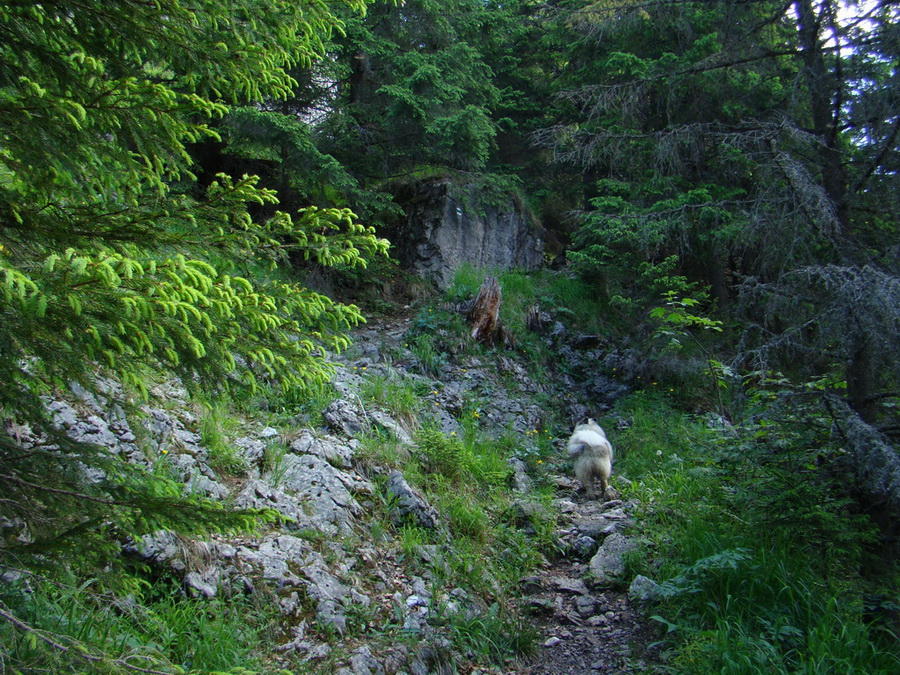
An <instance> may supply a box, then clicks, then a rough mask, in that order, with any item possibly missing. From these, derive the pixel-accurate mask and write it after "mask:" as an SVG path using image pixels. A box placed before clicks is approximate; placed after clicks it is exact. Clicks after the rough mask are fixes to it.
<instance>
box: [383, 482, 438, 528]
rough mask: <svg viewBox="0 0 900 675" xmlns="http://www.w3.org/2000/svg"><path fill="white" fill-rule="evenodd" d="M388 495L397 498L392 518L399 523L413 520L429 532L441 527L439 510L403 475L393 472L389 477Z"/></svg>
mask: <svg viewBox="0 0 900 675" xmlns="http://www.w3.org/2000/svg"><path fill="white" fill-rule="evenodd" d="M387 489H388V493H389V494H391V495H392V496H394V497H395V498H396V500H397V501H396V505H395V506H394V508H393V509H392V511H391V517H392V518H393V519H394V520H395V521H396V522H398V523H402V522H405V521H406V520H412V522H413V523H415V524H416V525H419V526H420V527H424V528H427V529H429V530H434V529H437V528H438V527H439V526H440V516H439V515H438V512H437V510H436V509H435V508H434V507H433V506H432V505H431V504H429V503H428V502H427V501H426V500H425V498H424V497H423V496H422V495H420V494H419V493H418V492H417V491H416V490H414V489H413V488H412V486H410V484H409V483H407V482H406V479H405V478H404V477H403V474H402V473H400V472H399V471H392V472H391V475H390V476H389V477H388V485H387Z"/></svg>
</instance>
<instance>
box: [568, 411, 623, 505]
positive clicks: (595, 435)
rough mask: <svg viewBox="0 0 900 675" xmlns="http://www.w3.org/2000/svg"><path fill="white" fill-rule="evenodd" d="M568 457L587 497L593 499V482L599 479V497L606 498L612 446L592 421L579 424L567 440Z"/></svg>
mask: <svg viewBox="0 0 900 675" xmlns="http://www.w3.org/2000/svg"><path fill="white" fill-rule="evenodd" d="M568 448H569V457H571V458H572V459H573V464H574V467H575V476H576V478H578V480H579V481H581V484H582V485H584V489H585V491H586V492H587V496H588V497H591V498H593V497H594V480H595V479H596V478H599V479H600V488H601V492H600V496H601V497H604V498H605V497H606V489H607V488H608V487H609V477H610V474H612V458H613V448H612V444H611V443H610V442H609V441H608V440H607V438H606V433H605V432H604V431H603V429H602V428H601V427H600V425H599V424H597V423H596V422H595V421H594V420H593V419H589V420H588V421H587V423H586V424H579V425H578V426H576V427H575V430H574V431H573V432H572V436H571V437H570V438H569V445H568Z"/></svg>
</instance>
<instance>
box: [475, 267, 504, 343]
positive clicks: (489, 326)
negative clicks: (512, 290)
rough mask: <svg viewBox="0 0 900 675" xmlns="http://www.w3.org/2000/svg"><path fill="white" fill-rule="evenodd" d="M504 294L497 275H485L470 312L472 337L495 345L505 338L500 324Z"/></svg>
mask: <svg viewBox="0 0 900 675" xmlns="http://www.w3.org/2000/svg"><path fill="white" fill-rule="evenodd" d="M502 296H503V293H502V292H501V290H500V283H499V282H498V281H497V279H496V277H485V279H484V282H483V283H482V284H481V288H480V289H479V290H478V297H477V298H475V305H474V307H472V310H471V311H470V312H469V321H471V322H472V337H473V338H475V340H477V341H478V342H481V343H482V344H486V345H493V344H496V343H497V342H503V340H504V337H505V336H504V330H503V327H502V326H501V325H500V301H501V299H502Z"/></svg>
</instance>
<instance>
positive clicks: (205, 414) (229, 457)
mask: <svg viewBox="0 0 900 675" xmlns="http://www.w3.org/2000/svg"><path fill="white" fill-rule="evenodd" d="M231 420H233V417H232V416H231V414H230V410H229V409H228V407H227V406H226V404H225V403H224V402H222V401H215V402H209V401H205V402H203V403H202V404H201V412H200V429H199V431H200V442H201V443H202V444H203V447H205V448H206V449H207V450H208V451H209V465H210V466H211V467H212V468H213V469H214V470H215V471H216V472H217V473H219V474H225V475H231V476H236V475H239V474H241V473H242V472H243V471H245V470H246V468H247V463H246V462H245V461H244V458H243V457H242V456H241V454H240V453H239V452H238V450H237V448H236V447H235V446H234V445H233V444H232V443H231V441H230V440H229V439H228V434H227V431H226V427H227V426H228V424H229V423H231Z"/></svg>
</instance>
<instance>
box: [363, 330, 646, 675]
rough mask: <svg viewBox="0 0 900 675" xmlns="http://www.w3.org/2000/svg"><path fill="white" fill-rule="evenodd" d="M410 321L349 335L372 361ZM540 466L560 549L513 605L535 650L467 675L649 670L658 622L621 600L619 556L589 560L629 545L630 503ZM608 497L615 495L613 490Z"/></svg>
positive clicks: (396, 341) (560, 464) (558, 468)
mask: <svg viewBox="0 0 900 675" xmlns="http://www.w3.org/2000/svg"><path fill="white" fill-rule="evenodd" d="M410 323H411V317H410V316H408V315H407V316H402V317H393V318H391V319H382V320H375V321H373V322H372V323H370V324H368V325H367V326H366V328H365V329H362V330H360V331H358V332H357V336H358V337H359V338H362V339H361V340H359V341H358V344H361V345H362V349H363V352H364V353H368V355H370V356H372V357H373V358H376V359H377V358H378V355H379V354H380V353H387V352H388V351H389V350H390V349H392V348H394V349H396V348H398V347H399V345H400V344H402V343H403V342H405V340H406V339H407V338H406V335H407V332H408V330H409V327H410ZM366 344H368V345H370V347H368V348H366V347H365V345H366ZM376 345H377V347H376ZM450 370H454V367H451V368H450ZM456 375H457V376H458V373H457V374H456ZM545 466H547V467H548V470H549V471H550V476H549V479H550V480H551V482H552V484H553V485H555V488H556V498H555V499H554V500H553V510H554V512H555V516H556V525H557V537H558V539H559V541H560V550H559V551H556V552H554V553H551V554H548V562H547V564H546V566H545V567H544V568H542V569H541V570H539V571H538V572H536V573H535V574H534V575H532V576H530V577H528V578H527V579H524V580H523V581H522V584H521V596H520V598H519V600H518V602H519V605H520V608H521V610H522V614H523V616H525V617H526V618H527V621H528V624H529V627H531V628H533V629H535V630H536V632H537V635H538V637H537V641H536V650H535V652H534V654H532V655H531V656H530V657H528V658H523V659H522V660H521V661H520V662H518V663H516V664H515V665H513V664H509V666H507V667H506V668H503V669H500V670H494V669H490V670H487V671H484V670H475V671H472V675H486V674H487V673H491V674H493V673H503V675H514V674H522V675H580V674H590V675H596V674H600V675H602V674H610V675H612V674H628V673H647V672H653V670H654V664H658V663H659V652H660V651H661V650H660V649H659V647H657V646H655V643H656V642H657V641H659V639H660V637H661V632H660V629H659V626H658V624H656V623H655V622H653V621H651V620H650V619H649V618H648V617H647V616H646V613H645V612H644V611H643V610H642V608H641V606H640V601H639V600H633V599H632V598H630V597H629V592H628V587H627V585H625V584H622V583H621V582H619V581H618V577H619V575H620V574H621V573H622V571H623V570H622V559H621V555H620V554H617V553H615V552H614V553H613V554H612V556H611V557H612V558H613V560H612V562H611V563H610V561H609V560H607V561H605V562H601V563H598V562H597V560H598V558H602V557H603V555H602V553H603V550H602V549H603V548H604V547H605V546H606V543H607V541H608V540H609V539H611V538H612V539H617V540H618V541H625V540H627V541H628V542H629V545H631V544H630V542H631V541H632V538H633V537H635V536H637V535H638V531H637V527H638V526H637V524H636V523H635V521H634V519H633V513H634V510H635V507H636V504H635V503H633V502H623V501H622V500H620V499H609V500H607V501H603V500H595V499H588V498H587V497H586V496H585V494H584V490H583V488H582V487H581V485H580V483H579V482H578V481H577V480H575V479H574V477H572V476H571V475H570V470H571V466H570V465H569V463H568V462H567V461H566V459H564V458H563V456H562V455H561V456H560V458H559V460H558V461H551V462H548V463H547V464H545ZM615 483H616V477H615V469H614V471H613V485H615ZM609 496H610V497H614V496H616V492H615V490H614V489H613V488H611V489H610V491H609ZM598 549H599V550H600V552H599V553H598ZM598 565H599V567H598ZM610 565H611V566H612V568H610V567H609V566H610ZM598 570H599V573H600V577H601V578H602V577H603V576H604V575H606V576H608V579H607V580H606V581H605V582H604V581H602V580H601V579H598V576H597V573H598Z"/></svg>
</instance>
